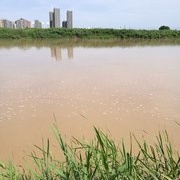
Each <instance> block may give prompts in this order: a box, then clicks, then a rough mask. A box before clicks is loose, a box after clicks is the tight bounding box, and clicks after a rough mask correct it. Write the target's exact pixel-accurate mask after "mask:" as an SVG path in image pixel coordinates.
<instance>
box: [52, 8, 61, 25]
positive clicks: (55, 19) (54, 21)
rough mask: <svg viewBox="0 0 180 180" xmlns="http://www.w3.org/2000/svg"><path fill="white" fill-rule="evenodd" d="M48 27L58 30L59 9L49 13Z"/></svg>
mask: <svg viewBox="0 0 180 180" xmlns="http://www.w3.org/2000/svg"><path fill="white" fill-rule="evenodd" d="M49 26H50V28H52V27H54V28H59V27H61V25H60V9H59V8H54V10H53V12H51V11H50V12H49Z"/></svg>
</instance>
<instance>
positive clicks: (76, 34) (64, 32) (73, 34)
mask: <svg viewBox="0 0 180 180" xmlns="http://www.w3.org/2000/svg"><path fill="white" fill-rule="evenodd" d="M0 39H180V31H179V30H134V29H98V28H97V29H80V28H74V29H64V28H48V29H33V28H31V29H4V28H0Z"/></svg>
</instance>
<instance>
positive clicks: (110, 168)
mask: <svg viewBox="0 0 180 180" xmlns="http://www.w3.org/2000/svg"><path fill="white" fill-rule="evenodd" d="M94 132H95V138H94V139H93V140H92V141H90V142H87V141H85V140H84V141H80V140H78V139H76V138H73V140H72V142H71V143H70V144H71V145H69V144H68V143H67V142H66V141H65V140H64V138H63V137H62V135H61V133H60V132H59V130H58V128H57V126H55V127H54V134H55V137H56V139H57V146H59V151H60V153H61V154H63V155H64V161H60V160H58V159H56V158H54V157H53V155H52V153H51V145H50V142H49V140H47V143H44V144H43V145H42V147H38V146H35V147H36V151H34V152H32V153H31V155H30V157H31V158H32V160H33V165H32V167H34V168H31V169H26V168H25V167H22V166H15V165H14V164H13V163H12V162H9V163H8V164H5V163H3V162H1V161H0V179H1V180H6V179H8V180H14V179H25V180H30V179H64V180H65V179H83V180H84V179H86V180H95V179H96V180H100V179H108V180H110V179H113V180H114V179H117V180H118V179H156V180H161V179H167V180H171V179H173V180H174V179H178V178H179V177H180V156H179V154H178V152H177V151H175V150H174V149H173V146H172V145H171V141H170V140H169V137H168V134H167V132H166V131H164V132H162V133H159V134H158V135H157V138H156V143H155V144H153V145H152V144H151V143H149V142H148V141H146V140H145V139H143V141H139V140H137V138H136V137H135V135H133V134H131V135H130V143H129V144H130V146H129V148H127V146H126V145H125V142H124V141H123V140H122V141H121V143H120V144H117V143H116V142H115V140H113V139H112V138H111V136H110V135H109V134H106V133H104V132H102V131H101V130H98V129H97V128H94ZM140 142H143V143H140ZM134 143H136V144H137V147H138V148H137V150H136V153H135V152H134V148H133V147H134ZM37 154H38V155H37ZM39 154H41V155H39Z"/></svg>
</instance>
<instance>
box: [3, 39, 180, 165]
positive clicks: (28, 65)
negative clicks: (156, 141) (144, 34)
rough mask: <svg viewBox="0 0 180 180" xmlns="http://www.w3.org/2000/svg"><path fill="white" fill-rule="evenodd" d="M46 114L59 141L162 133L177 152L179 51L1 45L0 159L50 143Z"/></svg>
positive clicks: (141, 45)
mask: <svg viewBox="0 0 180 180" xmlns="http://www.w3.org/2000/svg"><path fill="white" fill-rule="evenodd" d="M54 116H55V118H56V120H57V123H58V125H59V128H60V130H61V132H62V133H63V134H64V135H66V136H67V138H69V137H71V136H75V137H82V136H85V137H91V136H92V134H93V125H95V126H97V127H101V128H103V129H104V130H110V132H111V133H112V135H113V137H115V138H117V139H121V137H125V139H126V138H128V136H129V132H134V133H135V134H137V135H138V134H139V135H141V134H144V135H145V134H146V135H147V134H148V136H154V135H155V133H157V132H158V131H159V130H162V129H166V130H168V132H169V134H170V138H171V139H172V141H173V143H174V145H175V146H176V148H178V149H180V143H179V139H180V127H179V126H178V125H177V123H180V45H177V44H173V43H171V44H169V45H168V43H166V44H165V45H163V44H161V43H160V44H154V43H149V42H148V43H146V42H133V43H132V42H109V41H107V42H102V43H101V42H98V41H96V42H91V43H88V42H83V43H82V42H66V43H64V42H19V41H18V42H8V41H4V42H1V43H0V159H1V160H6V161H7V160H8V159H14V160H16V161H18V162H21V159H22V157H23V156H24V155H27V154H29V153H30V151H32V150H33V149H34V147H33V145H34V144H38V145H39V144H41V140H42V138H44V139H46V138H47V137H50V138H52V133H51V129H52V128H51V127H52V124H53V123H54V122H55V120H54ZM83 116H84V117H86V118H84V117H83Z"/></svg>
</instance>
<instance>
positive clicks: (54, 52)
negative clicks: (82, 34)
mask: <svg viewBox="0 0 180 180" xmlns="http://www.w3.org/2000/svg"><path fill="white" fill-rule="evenodd" d="M66 51H67V57H68V59H73V47H67V48H66ZM51 57H52V58H54V59H55V60H57V61H58V60H62V48H61V47H60V46H55V47H54V46H52V47H51Z"/></svg>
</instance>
